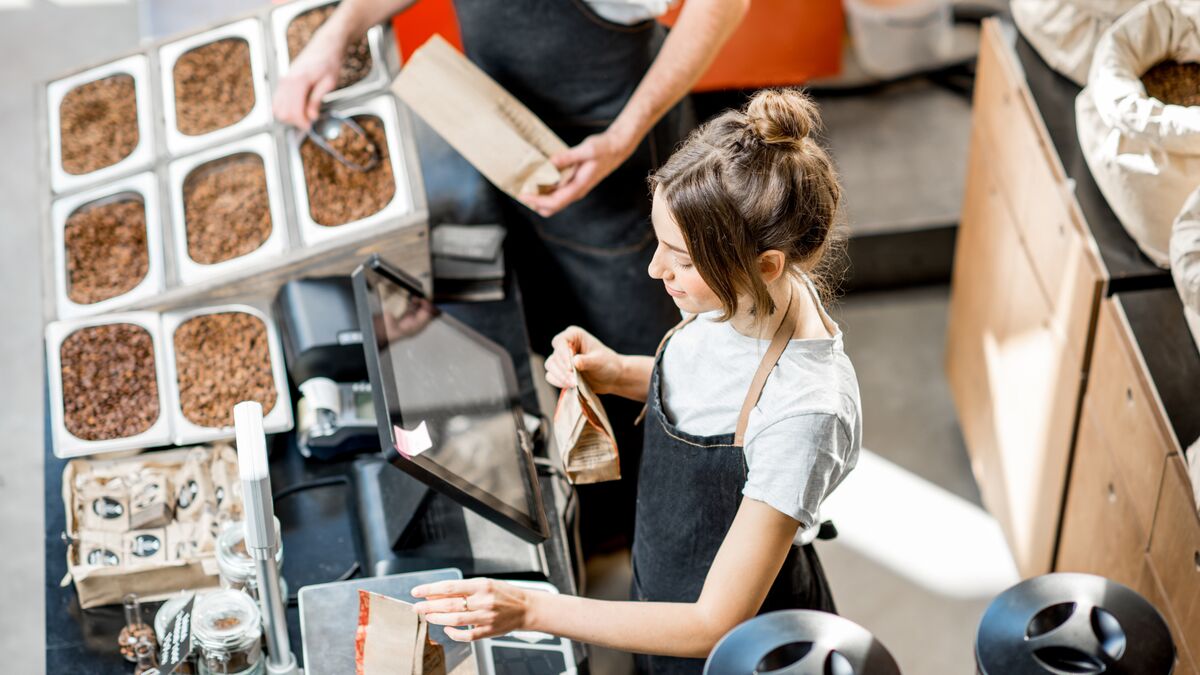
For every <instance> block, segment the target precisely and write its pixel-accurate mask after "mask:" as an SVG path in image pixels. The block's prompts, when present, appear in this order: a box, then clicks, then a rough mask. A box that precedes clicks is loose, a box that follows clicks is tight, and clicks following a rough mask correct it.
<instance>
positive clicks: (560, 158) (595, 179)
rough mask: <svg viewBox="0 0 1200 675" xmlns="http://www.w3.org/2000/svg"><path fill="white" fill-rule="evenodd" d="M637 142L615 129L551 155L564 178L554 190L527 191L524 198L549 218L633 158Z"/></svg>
mask: <svg viewBox="0 0 1200 675" xmlns="http://www.w3.org/2000/svg"><path fill="white" fill-rule="evenodd" d="M639 140H640V139H639ZM636 146H637V144H636V143H628V142H626V141H624V140H622V138H621V137H620V135H619V134H617V133H616V132H614V131H613V130H612V129H609V130H607V131H604V132H602V133H599V134H593V135H591V136H588V137H587V138H585V139H583V142H582V143H580V144H579V145H577V146H575V147H573V148H570V149H568V150H564V151H562V152H560V153H558V154H557V155H554V156H553V157H551V158H550V161H551V162H552V163H553V164H554V166H555V167H556V168H557V169H558V170H559V171H560V172H562V175H563V180H562V182H561V183H559V184H558V186H557V187H555V188H554V191H553V192H551V193H549V194H545V195H538V194H523V195H521V196H520V199H521V201H522V202H523V203H524V204H525V205H526V206H528V207H529V208H531V209H533V210H534V211H537V213H538V215H540V216H542V217H543V218H549V217H550V216H552V215H554V214H556V213H558V212H559V211H561V210H563V209H565V208H566V207H567V206H569V205H570V204H572V203H573V202H575V201H577V200H579V199H582V198H583V197H584V196H585V195H587V193H589V192H591V191H592V188H594V187H596V186H597V185H598V184H599V183H600V181H602V180H604V179H605V178H606V177H607V176H608V174H610V173H612V172H613V171H614V170H616V168H617V167H618V166H621V164H623V163H624V162H625V160H626V159H629V156H630V155H632V154H633V151H634V150H635V149H636Z"/></svg>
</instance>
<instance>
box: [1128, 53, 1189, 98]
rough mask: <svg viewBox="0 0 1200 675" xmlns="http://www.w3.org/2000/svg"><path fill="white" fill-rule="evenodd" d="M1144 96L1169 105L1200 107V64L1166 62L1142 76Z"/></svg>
mask: <svg viewBox="0 0 1200 675" xmlns="http://www.w3.org/2000/svg"><path fill="white" fill-rule="evenodd" d="M1142 84H1143V85H1144V86H1145V87H1146V95H1147V96H1150V97H1151V98H1156V99H1158V100H1160V101H1162V102H1163V103H1166V104H1169V105H1183V106H1193V105H1200V63H1191V62H1189V63H1180V62H1178V61H1173V60H1170V59H1168V60H1166V61H1162V62H1160V63H1158V64H1156V65H1155V66H1154V67H1152V68H1151V69H1150V70H1148V71H1146V74H1145V75H1142Z"/></svg>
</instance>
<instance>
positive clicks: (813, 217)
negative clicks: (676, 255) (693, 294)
mask: <svg viewBox="0 0 1200 675" xmlns="http://www.w3.org/2000/svg"><path fill="white" fill-rule="evenodd" d="M819 123H820V117H819V115H818V113H817V106H816V104H815V103H813V102H812V100H811V99H810V98H809V97H808V96H806V95H804V94H803V93H801V92H800V91H798V90H795V89H768V90H763V91H760V92H758V93H757V94H755V95H754V98H752V99H751V100H750V102H749V104H747V105H746V107H745V108H744V109H742V110H729V111H726V112H725V113H723V114H721V115H720V116H718V117H716V118H713V119H712V120H710V121H708V122H706V123H705V124H704V125H702V126H701V127H700V128H699V129H696V130H695V131H694V132H692V134H691V135H690V136H688V139H687V140H686V141H685V142H684V143H683V145H682V146H680V148H679V149H678V150H677V151H676V152H675V154H673V155H672V156H671V158H670V159H668V160H667V162H666V163H665V164H663V166H662V167H661V168H659V170H658V171H656V172H655V173H654V174H653V175H651V176H650V187H651V189H652V190H654V189H657V190H658V192H659V195H660V196H661V197H662V198H663V200H664V201H665V202H666V204H667V206H668V207H669V208H670V210H671V215H672V216H673V217H674V218H675V222H676V223H678V224H679V229H680V230H682V232H683V238H684V241H685V242H686V243H687V248H688V253H689V254H690V256H691V258H692V262H693V263H694V264H695V265H696V270H697V271H698V272H699V273H700V277H701V278H702V279H704V282H705V283H706V284H708V286H709V288H711V289H712V290H713V292H714V293H716V295H717V297H718V298H719V299H720V301H721V305H722V308H723V309H724V315H723V316H722V317H721V319H722V320H727V319H729V318H730V317H732V316H733V314H734V312H736V311H737V307H738V300H737V299H738V295H739V294H741V293H746V294H748V295H750V297H751V298H752V299H753V303H754V307H753V309H754V313H755V315H756V316H759V317H766V316H769V315H770V314H771V313H772V312H774V311H775V303H774V301H772V300H771V296H770V294H769V293H768V292H767V287H766V285H765V284H764V283H763V281H762V277H761V276H760V275H759V272H758V256H759V255H760V254H762V253H763V252H765V251H770V250H778V251H781V252H782V253H783V254H784V256H785V258H786V260H787V263H788V265H789V266H792V267H797V268H799V269H802V270H804V271H806V272H808V273H810V274H814V273H815V272H816V270H818V269H819V268H821V267H822V265H823V263H824V259H825V258H826V253H827V252H828V250H829V248H830V246H831V243H832V242H833V241H835V239H836V237H834V236H833V232H834V229H835V222H836V219H837V217H838V213H839V205H840V203H841V198H842V188H841V185H840V184H839V183H838V178H837V172H836V171H835V170H834V167H833V162H832V160H830V158H829V155H828V154H826V152H825V150H824V149H822V148H821V146H820V145H818V144H817V142H816V141H815V140H813V139H812V137H811V136H810V133H811V132H812V130H813V128H814V127H815V126H816V125H818V124H819Z"/></svg>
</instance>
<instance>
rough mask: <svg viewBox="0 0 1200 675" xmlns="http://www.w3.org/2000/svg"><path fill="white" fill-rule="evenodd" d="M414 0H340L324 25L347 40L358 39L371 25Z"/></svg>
mask: <svg viewBox="0 0 1200 675" xmlns="http://www.w3.org/2000/svg"><path fill="white" fill-rule="evenodd" d="M415 2H417V0H342V2H341V3H340V4H338V8H337V9H336V10H334V12H333V15H332V16H330V17H329V21H328V22H326V26H328V27H329V29H330V30H334V31H337V32H338V34H340V35H341V37H342V38H343V39H344V40H346V41H347V42H349V41H350V40H356V39H358V38H359V37H360V36H362V34H363V33H366V32H367V29H368V28H370V27H371V26H374V25H375V24H378V23H383V22H384V21H385V20H387V19H388V17H391V16H392V15H394V14H399V13H400V12H403V11H404V10H406V9H408V8H409V7H411V6H412V5H413V4H414V3H415Z"/></svg>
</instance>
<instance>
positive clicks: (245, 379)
mask: <svg viewBox="0 0 1200 675" xmlns="http://www.w3.org/2000/svg"><path fill="white" fill-rule="evenodd" d="M174 339H175V368H176V371H177V372H178V373H179V406H180V408H182V410H183V416H184V417H186V418H187V419H188V420H190V421H191V422H192V423H193V424H197V425H199V426H202V427H225V426H231V425H232V424H233V406H234V405H236V404H238V403H240V402H242V401H258V402H259V403H261V404H262V408H263V415H267V414H268V413H270V412H271V410H272V409H274V407H275V378H274V374H273V373H272V370H271V350H270V345H269V343H268V342H267V327H266V326H265V325H264V324H263V322H262V321H261V320H259V319H258V317H255V316H251V315H250V314H246V313H245V312H224V313H221V314H205V315H203V316H198V317H194V318H192V319H188V320H187V321H185V322H183V324H181V325H180V326H179V328H177V329H176V330H175V338H174Z"/></svg>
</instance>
